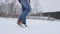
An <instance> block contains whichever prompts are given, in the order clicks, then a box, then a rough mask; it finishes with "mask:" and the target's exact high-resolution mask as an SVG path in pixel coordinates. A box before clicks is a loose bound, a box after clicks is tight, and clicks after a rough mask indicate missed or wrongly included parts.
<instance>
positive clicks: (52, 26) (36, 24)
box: [0, 18, 60, 34]
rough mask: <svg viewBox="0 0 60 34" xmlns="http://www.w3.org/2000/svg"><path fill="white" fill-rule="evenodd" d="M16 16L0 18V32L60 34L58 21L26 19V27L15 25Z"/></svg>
mask: <svg viewBox="0 0 60 34" xmlns="http://www.w3.org/2000/svg"><path fill="white" fill-rule="evenodd" d="M17 20H18V18H0V34H60V21H58V20H56V21H49V20H36V19H27V20H26V21H27V25H28V27H25V28H22V27H20V26H18V25H17Z"/></svg>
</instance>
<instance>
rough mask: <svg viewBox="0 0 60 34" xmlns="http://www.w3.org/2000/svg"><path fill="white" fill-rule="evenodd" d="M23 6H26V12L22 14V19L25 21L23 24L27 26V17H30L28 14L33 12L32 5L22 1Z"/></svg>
mask: <svg viewBox="0 0 60 34" xmlns="http://www.w3.org/2000/svg"><path fill="white" fill-rule="evenodd" d="M21 4H22V5H23V6H24V8H25V10H24V12H23V13H22V14H21V16H20V18H19V19H21V20H23V24H26V16H27V15H28V13H29V12H30V11H31V6H30V4H29V3H28V2H27V1H25V0H21Z"/></svg>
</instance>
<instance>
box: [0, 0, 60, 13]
mask: <svg viewBox="0 0 60 34" xmlns="http://www.w3.org/2000/svg"><path fill="white" fill-rule="evenodd" d="M0 1H3V2H4V0H0ZM16 1H17V0H16ZM34 1H35V0H31V2H32V3H33V2H34ZM37 2H38V0H37ZM37 2H36V3H37ZM39 2H40V6H41V8H42V11H43V12H52V11H60V0H39ZM17 3H18V2H17ZM36 3H35V4H36ZM32 5H33V4H32Z"/></svg>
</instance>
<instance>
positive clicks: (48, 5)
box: [40, 0, 60, 12]
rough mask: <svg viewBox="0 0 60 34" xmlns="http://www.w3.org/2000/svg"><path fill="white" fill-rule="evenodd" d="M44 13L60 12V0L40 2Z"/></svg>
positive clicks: (41, 0)
mask: <svg viewBox="0 0 60 34" xmlns="http://www.w3.org/2000/svg"><path fill="white" fill-rule="evenodd" d="M40 4H41V6H42V9H43V11H47V12H48V11H50V12H52V11H60V0H40Z"/></svg>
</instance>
